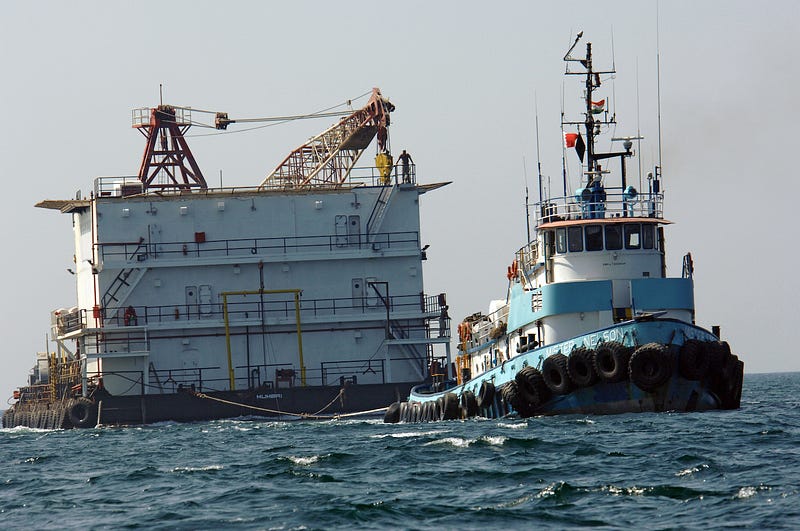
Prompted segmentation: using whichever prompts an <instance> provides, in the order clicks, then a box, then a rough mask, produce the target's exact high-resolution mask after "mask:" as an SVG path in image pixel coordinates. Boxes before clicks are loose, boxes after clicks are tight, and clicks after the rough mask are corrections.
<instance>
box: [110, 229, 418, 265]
mask: <svg viewBox="0 0 800 531" xmlns="http://www.w3.org/2000/svg"><path fill="white" fill-rule="evenodd" d="M352 236H353V235H350V236H349V237H343V236H341V235H336V234H328V235H322V236H284V237H276V238H237V239H228V240H206V241H203V242H197V241H178V242H158V243H154V242H149V243H147V244H143V243H141V242H109V243H97V244H95V248H96V250H97V255H98V256H99V257H100V259H101V260H103V261H105V260H106V259H118V260H123V261H125V262H137V263H139V262H143V261H145V260H148V259H151V258H152V259H157V258H158V257H159V256H162V255H163V256H166V257H167V258H176V257H178V258H180V257H182V256H186V257H192V258H198V257H221V256H233V257H235V256H256V255H264V254H288V253H292V252H295V253H296V252H302V251H311V250H324V251H333V250H337V249H354V248H355V249H376V248H379V249H391V248H404V249H414V248H417V247H419V233H418V232H416V231H405V232H382V233H377V234H374V235H371V236H369V237H368V235H367V234H358V235H357V241H355V238H353V237H352Z"/></svg>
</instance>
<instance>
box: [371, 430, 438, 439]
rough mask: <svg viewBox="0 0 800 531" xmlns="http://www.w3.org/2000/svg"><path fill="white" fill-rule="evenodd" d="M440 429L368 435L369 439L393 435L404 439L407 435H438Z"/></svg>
mask: <svg viewBox="0 0 800 531" xmlns="http://www.w3.org/2000/svg"><path fill="white" fill-rule="evenodd" d="M441 433H442V432H440V431H401V432H399V433H380V434H376V435H370V439H384V438H386V437H393V438H395V439H406V438H408V437H425V436H426V435H440V434H441Z"/></svg>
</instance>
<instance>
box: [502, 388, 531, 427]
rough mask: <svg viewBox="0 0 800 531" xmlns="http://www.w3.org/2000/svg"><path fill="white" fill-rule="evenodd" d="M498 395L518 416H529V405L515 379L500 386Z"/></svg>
mask: <svg viewBox="0 0 800 531" xmlns="http://www.w3.org/2000/svg"><path fill="white" fill-rule="evenodd" d="M500 395H501V396H502V397H503V400H504V401H505V402H506V403H507V404H508V405H510V406H511V407H512V408H513V409H514V411H516V412H517V414H518V415H519V416H520V417H522V418H527V417H530V416H531V407H530V405H529V404H528V402H527V401H526V400H525V398H524V397H523V395H522V391H521V390H520V389H519V385H518V384H517V382H516V381H515V380H511V381H510V382H506V383H504V384H503V385H502V386H500Z"/></svg>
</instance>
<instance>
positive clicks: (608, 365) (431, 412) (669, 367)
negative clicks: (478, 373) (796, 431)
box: [384, 339, 743, 423]
mask: <svg viewBox="0 0 800 531" xmlns="http://www.w3.org/2000/svg"><path fill="white" fill-rule="evenodd" d="M676 363H677V365H678V373H679V374H680V375H681V376H682V377H683V378H685V379H687V380H695V381H699V380H705V381H708V383H709V387H710V388H711V390H712V391H714V392H715V393H716V394H717V395H718V397H719V398H720V402H721V405H722V407H723V408H725V409H735V408H738V407H739V402H740V399H741V383H742V372H743V364H742V362H741V361H739V359H738V358H737V357H736V356H735V355H733V354H731V351H730V346H729V345H728V343H726V342H724V341H723V342H719V341H700V340H696V339H689V340H687V341H686V342H685V343H684V344H683V345H682V346H681V347H680V349H679V350H677V352H676V350H675V349H672V348H670V347H669V346H667V345H663V344H660V343H647V344H645V345H641V346H639V347H627V346H625V345H623V344H622V343H619V342H616V341H608V342H604V343H601V344H600V345H598V346H597V348H595V349H588V348H586V347H577V348H575V349H573V350H572V352H571V353H570V354H569V355H568V356H566V355H564V354H563V353H560V352H559V353H556V354H553V355H551V356H549V357H548V358H546V359H545V360H544V362H543V363H542V369H541V371H540V370H539V369H537V368H536V367H532V366H526V367H523V368H522V369H520V370H519V372H517V374H516V375H515V377H514V380H511V381H509V382H506V383H504V384H503V385H501V386H500V387H499V388H498V389H497V392H499V395H500V398H501V399H502V402H505V404H508V405H510V406H511V407H512V408H513V409H514V410H516V411H517V413H518V414H519V415H520V416H523V417H529V416H532V415H534V414H535V413H536V411H537V410H538V409H539V408H540V407H541V406H543V405H544V404H545V403H546V402H547V401H548V400H549V399H550V398H551V397H552V396H553V395H566V394H569V393H571V392H572V391H574V390H575V389H580V388H584V387H591V386H593V385H595V384H596V383H598V382H604V383H616V382H623V381H626V380H629V381H630V382H632V383H633V384H634V385H636V386H637V387H639V389H641V390H643V391H647V392H652V391H655V390H656V389H658V388H659V387H661V386H663V385H664V384H666V383H667V382H668V381H669V379H670V377H671V376H672V375H673V374H674V372H675V365H676ZM494 397H495V388H494V385H492V383H491V382H489V381H484V382H482V384H481V387H480V390H479V392H478V396H477V397H476V396H475V395H474V394H473V393H472V392H470V391H464V392H463V393H462V394H461V396H460V397H459V396H458V395H456V394H454V393H447V394H445V395H443V396H441V397H439V398H438V399H437V400H436V401H435V402H433V401H430V402H411V403H409V402H402V403H401V402H395V403H394V404H392V405H391V406H390V407H389V408H388V410H387V412H386V415H385V416H384V422H392V423H393V422H428V421H433V420H451V419H456V418H468V417H473V416H475V415H477V414H478V413H479V411H480V410H481V409H482V408H485V407H489V405H491V404H492V403H493V400H494Z"/></svg>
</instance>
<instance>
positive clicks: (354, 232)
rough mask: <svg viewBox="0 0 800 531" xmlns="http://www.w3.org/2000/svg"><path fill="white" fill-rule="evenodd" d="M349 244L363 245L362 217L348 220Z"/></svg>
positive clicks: (353, 217) (351, 217)
mask: <svg viewBox="0 0 800 531" xmlns="http://www.w3.org/2000/svg"><path fill="white" fill-rule="evenodd" d="M347 243H349V244H350V245H359V244H360V243H361V216H350V217H349V218H348V220H347Z"/></svg>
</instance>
